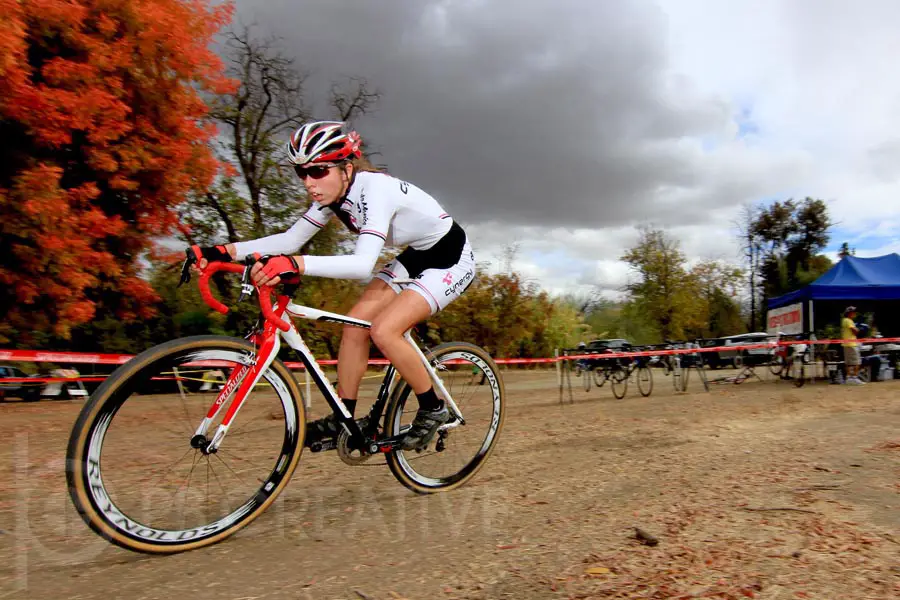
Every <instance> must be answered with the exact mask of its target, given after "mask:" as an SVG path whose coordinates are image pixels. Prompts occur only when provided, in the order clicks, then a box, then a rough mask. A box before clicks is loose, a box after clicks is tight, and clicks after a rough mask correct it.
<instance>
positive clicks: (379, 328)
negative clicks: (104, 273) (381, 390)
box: [187, 121, 475, 450]
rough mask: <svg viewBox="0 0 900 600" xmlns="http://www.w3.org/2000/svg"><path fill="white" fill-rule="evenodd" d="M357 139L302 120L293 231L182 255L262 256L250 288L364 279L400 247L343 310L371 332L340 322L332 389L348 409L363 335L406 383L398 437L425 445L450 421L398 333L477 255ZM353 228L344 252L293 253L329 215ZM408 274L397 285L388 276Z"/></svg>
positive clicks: (448, 298)
mask: <svg viewBox="0 0 900 600" xmlns="http://www.w3.org/2000/svg"><path fill="white" fill-rule="evenodd" d="M360 145H361V138H360V136H359V134H358V133H357V132H355V131H347V130H346V129H345V124H344V123H342V122H336V121H318V122H311V123H307V124H305V125H303V126H302V127H300V128H299V129H298V130H297V131H296V132H295V133H294V134H293V135H292V136H291V139H290V141H289V142H288V145H287V154H288V159H289V161H290V162H291V163H292V164H293V165H294V170H295V172H296V173H297V176H298V177H299V178H300V180H301V181H302V182H303V185H304V186H305V188H306V191H307V194H308V195H309V197H310V198H311V199H312V205H311V206H310V208H309V210H308V211H307V212H306V214H305V215H303V216H302V217H301V218H300V219H299V220H298V221H297V222H296V223H295V224H294V225H293V226H292V227H291V228H290V229H288V230H287V231H286V232H284V233H279V234H276V235H271V236H268V237H264V238H260V239H256V240H250V241H246V242H237V243H234V244H225V245H219V246H211V247H199V246H191V248H189V249H188V251H187V252H188V260H194V261H196V262H197V263H198V266H199V267H200V268H204V267H205V266H206V264H207V262H208V261H232V260H242V259H244V258H245V257H247V256H254V255H256V254H259V255H261V257H260V258H259V259H258V260H257V262H256V264H255V265H253V268H252V270H251V277H252V278H253V281H254V282H255V283H256V284H257V285H277V284H278V283H280V282H292V281H297V280H298V278H299V276H300V275H304V274H305V275H313V276H318V277H332V278H337V279H367V278H369V277H370V276H371V275H372V271H373V269H374V267H375V263H376V261H377V260H378V256H379V254H380V253H381V250H382V248H383V247H384V245H385V243H386V242H387V243H389V244H390V245H393V246H406V248H405V249H404V250H403V251H402V252H401V253H400V254H399V255H398V256H397V258H396V259H394V260H393V261H392V262H390V263H388V265H387V266H385V267H384V268H383V269H381V271H379V272H378V273H377V274H376V275H375V277H374V278H373V279H372V280H371V282H370V283H369V284H368V285H367V286H366V288H365V290H364V291H363V294H362V297H361V298H360V299H359V301H358V302H357V303H356V305H355V306H354V307H353V308H352V309H351V310H350V312H349V313H347V314H348V315H349V316H351V317H355V318H358V319H363V320H365V321H370V322H371V323H372V328H371V329H361V328H357V327H352V326H345V327H344V330H343V333H342V336H341V345H340V350H339V353H338V393H339V394H340V396H341V399H342V400H343V402H344V404H345V405H346V406H347V409H348V410H349V411H350V412H351V413H353V412H354V409H355V407H356V401H357V397H358V394H359V385H360V381H361V380H362V377H363V375H364V374H365V371H366V366H367V364H368V358H369V340H370V338H371V341H373V342H374V343H375V345H376V346H377V347H378V349H379V350H381V352H382V353H383V354H384V356H385V357H386V358H387V359H388V360H390V361H391V363H393V365H394V366H395V367H396V368H397V371H398V372H399V373H400V375H401V376H402V377H403V378H404V379H405V380H406V381H407V382H408V383H409V384H410V386H411V387H412V388H413V391H414V392H415V394H416V397H417V399H418V401H419V410H418V411H417V413H416V417H415V419H414V420H413V423H412V426H411V427H410V429H409V430H408V432H407V434H406V436H405V437H404V439H403V442H402V448H403V449H404V450H413V449H417V448H422V447H424V446H425V445H427V444H428V442H429V441H430V440H431V438H432V437H434V435H435V433H436V432H437V430H438V428H439V427H440V426H441V425H443V424H444V423H446V422H447V421H448V420H449V418H450V413H449V411H448V410H447V407H446V406H445V404H444V401H443V399H441V398H439V397H438V396H437V394H436V393H435V390H434V387H433V385H432V382H431V378H430V377H429V375H428V372H427V371H426V369H425V367H424V365H423V364H422V363H421V362H420V360H419V358H418V356H417V355H416V353H415V351H414V350H413V348H412V347H410V345H409V344H408V343H407V342H406V341H405V340H404V338H403V334H404V332H406V331H407V330H408V329H410V328H411V327H413V326H415V325H416V324H418V323H420V322H422V321H424V320H425V319H427V318H428V317H429V316H431V315H433V314H435V313H437V312H438V311H439V310H441V309H443V308H445V307H446V306H447V305H448V304H450V302H452V301H453V300H455V299H456V298H458V297H459V296H460V295H461V294H462V293H463V292H464V291H465V290H466V288H468V287H469V285H470V284H471V283H472V281H473V280H474V278H475V255H474V253H473V252H472V248H471V246H470V245H469V241H468V239H467V237H466V234H465V232H464V231H463V229H462V228H461V227H460V226H459V225H458V224H457V223H456V222H455V221H454V220H453V219H451V218H450V215H448V214H447V212H446V211H445V210H444V209H443V208H441V206H440V204H438V202H437V201H436V200H435V199H434V198H432V197H431V196H430V195H428V194H426V193H425V192H424V191H422V190H421V189H419V188H417V187H415V186H414V185H412V184H410V183H407V182H406V181H402V180H400V179H396V178H394V177H392V176H391V175H388V174H387V173H384V172H381V171H380V170H378V169H376V168H374V167H373V166H372V165H371V164H370V163H369V162H368V161H367V160H366V159H365V158H363V157H362V153H361V152H360ZM332 216H336V217H338V219H340V220H341V221H342V222H343V223H344V225H346V226H347V228H348V229H350V231H352V232H353V233H356V234H358V238H357V242H356V250H355V252H354V253H353V254H351V255H345V256H307V255H295V253H297V252H299V250H300V248H302V247H303V245H304V244H306V242H308V241H309V240H310V238H312V236H313V235H315V234H316V233H317V232H318V231H319V230H320V229H322V227H324V226H325V224H326V223H327V222H328V220H329V219H330V218H331V217H332ZM395 279H397V280H403V279H412V282H411V283H410V284H409V285H408V286H407V287H404V288H401V286H400V285H399V284H397V283H394V280H395ZM338 433H339V432H338V425H337V423H336V421H335V417H334V415H329V416H327V417H325V418H322V419H319V420H318V421H314V422H312V423H308V424H307V434H306V445H307V446H309V445H312V444H313V443H316V442H319V443H321V442H324V441H328V440H333V439H334V438H336V437H337V435H338Z"/></svg>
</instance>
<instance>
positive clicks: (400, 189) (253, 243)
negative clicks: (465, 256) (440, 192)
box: [234, 172, 453, 279]
mask: <svg viewBox="0 0 900 600" xmlns="http://www.w3.org/2000/svg"><path fill="white" fill-rule="evenodd" d="M335 215H336V216H337V217H338V218H340V220H341V221H342V222H343V223H344V224H345V225H346V226H347V227H348V228H349V229H350V230H351V231H353V232H354V233H358V234H359V238H358V239H357V242H356V250H355V252H354V253H353V254H350V255H346V256H306V255H305V256H303V260H304V263H305V271H306V273H307V274H308V275H314V276H318V277H332V278H335V279H365V278H367V277H369V276H370V275H371V274H372V270H373V269H374V267H375V263H376V262H377V260H378V256H379V254H380V253H381V250H382V248H383V247H384V245H385V243H387V244H388V245H391V246H409V247H411V248H413V249H414V250H427V249H429V248H431V247H432V246H434V245H435V244H436V243H437V242H438V241H439V240H441V238H443V237H444V235H446V234H447V232H448V231H450V229H451V227H453V220H452V219H451V218H450V215H448V214H447V212H446V211H445V210H444V209H443V208H441V205H440V204H438V202H437V200H435V199H434V198H432V197H431V196H430V195H428V194H426V193H425V192H424V191H422V190H421V189H419V188H417V187H416V186H414V185H412V184H410V183H407V182H405V181H402V180H400V179H397V178H395V177H392V176H390V175H387V174H385V173H369V172H361V173H357V174H356V176H355V178H354V180H353V184H352V185H351V186H350V190H349V191H348V192H347V195H346V196H345V197H344V199H343V200H340V201H338V202H336V203H335V205H334V207H326V206H321V205H320V204H319V203H317V202H313V204H312V206H311V207H310V209H309V210H308V211H307V212H306V214H305V215H303V217H302V218H300V219H299V220H298V221H297V222H296V223H295V224H294V225H293V226H292V227H291V228H290V229H288V230H287V231H285V232H284V233H279V234H276V235H270V236H267V237H264V238H260V239H257V240H250V241H247V242H237V243H235V244H234V247H235V250H236V252H237V257H236V258H237V259H238V260H241V259H243V258H244V257H245V256H248V255H251V254H254V253H256V252H258V253H260V254H263V255H265V254H294V253H296V252H298V251H299V250H300V248H301V247H302V246H303V245H304V244H305V243H306V242H308V241H309V240H310V238H312V236H313V235H315V234H316V233H317V232H318V231H319V230H320V229H321V228H322V227H324V226H325V224H326V223H327V222H328V219H330V218H331V217H332V216H335Z"/></svg>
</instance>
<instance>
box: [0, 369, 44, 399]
mask: <svg viewBox="0 0 900 600" xmlns="http://www.w3.org/2000/svg"><path fill="white" fill-rule="evenodd" d="M7 377H15V378H26V377H27V378H29V379H30V378H33V377H35V375H28V374H27V373H25V372H24V371H22V369H20V368H18V367H13V366H11V365H0V379H5V378H7ZM42 387H43V384H42V383H40V382H35V383H31V382H28V381H0V400H6V399H7V398H20V399H21V400H24V401H25V402H35V401H36V400H40V399H41V388H42Z"/></svg>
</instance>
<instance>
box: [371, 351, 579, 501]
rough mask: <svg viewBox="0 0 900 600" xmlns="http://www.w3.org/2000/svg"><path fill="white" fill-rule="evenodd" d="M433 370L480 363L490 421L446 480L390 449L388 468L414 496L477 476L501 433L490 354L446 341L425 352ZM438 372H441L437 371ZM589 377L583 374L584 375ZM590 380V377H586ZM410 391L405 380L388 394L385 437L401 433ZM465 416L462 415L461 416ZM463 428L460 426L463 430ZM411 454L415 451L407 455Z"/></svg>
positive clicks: (500, 398) (498, 384)
mask: <svg viewBox="0 0 900 600" xmlns="http://www.w3.org/2000/svg"><path fill="white" fill-rule="evenodd" d="M426 356H428V358H429V361H430V362H431V364H432V367H435V365H438V364H439V363H441V362H442V359H443V361H451V360H454V359H455V358H457V357H458V358H464V359H465V360H471V361H473V362H474V361H478V362H480V364H479V366H481V368H482V370H483V371H484V372H485V374H488V373H490V374H489V375H488V382H489V384H490V386H491V396H492V397H491V401H492V407H491V422H490V426H489V428H488V432H487V435H486V437H485V439H484V440H483V442H482V444H481V446H480V447H479V449H478V451H477V453H476V454H475V456H474V457H473V458H472V460H470V461H469V462H467V463H466V464H465V465H464V466H463V467H462V468H461V469H460V470H459V471H457V472H456V473H453V474H451V475H447V476H445V477H439V478H435V477H427V476H424V475H422V474H420V473H418V472H417V471H416V470H415V469H414V468H413V467H412V465H411V464H410V461H409V460H407V458H406V453H405V452H404V451H403V450H399V449H397V450H393V451H391V452H388V453H387V454H386V455H385V458H386V460H387V464H388V467H389V468H390V470H391V473H392V474H393V475H394V477H395V478H396V479H397V481H399V482H400V483H401V484H403V485H404V486H405V487H406V488H408V489H410V490H412V491H413V492H415V493H417V494H433V493H436V492H444V491H449V490H452V489H455V488H457V487H459V486H461V485H463V484H464V483H466V482H467V481H469V480H470V479H471V478H472V477H474V476H475V474H476V473H478V471H479V470H481V468H482V467H483V466H484V463H485V461H486V460H487V458H488V456H490V454H491V452H493V450H494V448H495V447H496V443H497V439H498V437H499V434H500V431H501V430H502V429H503V422H504V419H505V416H506V410H505V407H504V401H505V394H506V392H505V388H504V385H503V379H502V378H501V377H500V372H499V369H498V368H497V364H496V363H495V362H494V360H493V359H492V358H491V357H490V355H489V354H488V353H487V352H486V351H485V350H484V349H482V348H479V347H478V346H475V345H474V344H469V343H466V342H447V343H445V344H441V345H439V346H437V347H435V348H434V349H432V350H431V351H429V352H427V353H426ZM438 372H439V373H440V371H438ZM587 375H589V374H588V373H585V376H587ZM588 379H589V377H588ZM411 392H412V388H411V387H410V385H409V384H408V383H406V381H405V380H402V379H401V380H400V381H398V383H397V386H396V388H395V390H394V393H393V394H392V395H391V399H390V401H389V402H388V406H387V410H386V411H385V421H384V424H385V434H386V435H387V436H388V437H393V436H396V435H399V434H400V432H401V424H400V419H401V416H402V413H403V408H404V406H405V404H406V401H407V399H408V398H409V396H410V395H412V394H411ZM463 417H465V414H464V415H463ZM465 426H466V425H465V424H464V425H460V427H465ZM410 454H411V455H414V454H415V453H414V452H411V453H410Z"/></svg>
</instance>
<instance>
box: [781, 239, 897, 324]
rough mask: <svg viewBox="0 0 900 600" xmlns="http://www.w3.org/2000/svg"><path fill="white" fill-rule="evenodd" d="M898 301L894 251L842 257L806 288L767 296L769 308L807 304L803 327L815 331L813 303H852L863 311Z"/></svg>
mask: <svg viewBox="0 0 900 600" xmlns="http://www.w3.org/2000/svg"><path fill="white" fill-rule="evenodd" d="M897 300H900V255H898V254H896V253H894V254H886V255H884V256H875V257H872V258H858V257H856V256H845V257H844V258H842V259H841V260H840V262H839V263H838V264H836V265H834V266H833V267H832V268H831V269H829V270H828V272H826V273H825V274H824V275H822V276H821V277H819V278H818V279H816V280H815V281H814V282H812V283H811V284H809V285H808V286H806V287H805V288H803V289H800V290H797V291H794V292H790V293H789V294H784V295H783V296H778V297H777V298H771V299H769V302H768V309H769V310H773V309H777V308H781V307H785V306H788V305H792V304H798V303H800V304H802V305H803V306H805V307H806V313H807V314H806V319H804V329H806V331H815V326H814V325H815V320H814V319H815V312H814V311H813V302H816V303H823V302H828V303H832V306H834V304H833V303H842V304H854V305H856V306H858V307H859V308H860V310H864V309H865V307H866V306H869V307H872V308H875V307H882V306H884V304H883V303H884V302H885V301H888V302H890V301H897ZM891 308H894V307H893V306H892V307H891ZM890 312H891V313H895V312H898V311H896V310H892V311H890ZM881 316H883V317H885V318H886V319H892V318H893V315H892V314H886V313H884V312H883V313H882V315H881ZM884 320H885V319H881V318H879V322H880V323H881V324H882V325H887V324H888V323H885V322H883V321H884Z"/></svg>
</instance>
